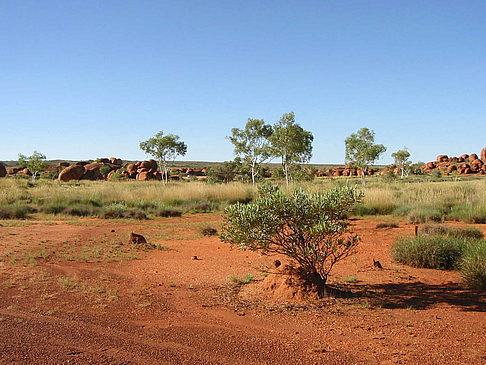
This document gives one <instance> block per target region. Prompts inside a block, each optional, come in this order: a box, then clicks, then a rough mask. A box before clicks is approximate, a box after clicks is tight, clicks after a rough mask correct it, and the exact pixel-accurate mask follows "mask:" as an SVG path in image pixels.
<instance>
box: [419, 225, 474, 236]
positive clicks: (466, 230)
mask: <svg viewBox="0 0 486 365" xmlns="http://www.w3.org/2000/svg"><path fill="white" fill-rule="evenodd" d="M420 233H424V234H443V235H447V236H451V237H463V238H474V239H482V238H483V237H484V234H483V232H481V231H480V230H479V229H477V228H475V227H451V226H446V225H443V224H425V225H423V226H421V227H420Z"/></svg>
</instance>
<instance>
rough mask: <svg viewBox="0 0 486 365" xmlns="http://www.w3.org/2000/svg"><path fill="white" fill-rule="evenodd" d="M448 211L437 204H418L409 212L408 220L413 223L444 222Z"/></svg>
mask: <svg viewBox="0 0 486 365" xmlns="http://www.w3.org/2000/svg"><path fill="white" fill-rule="evenodd" d="M445 215H446V212H445V211H444V209H442V208H441V207H437V206H426V205H422V206H416V207H413V208H412V209H411V210H410V211H409V213H408V217H407V219H408V222H409V223H411V224H418V223H425V222H442V221H443V220H444V217H445Z"/></svg>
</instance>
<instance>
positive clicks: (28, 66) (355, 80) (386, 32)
mask: <svg viewBox="0 0 486 365" xmlns="http://www.w3.org/2000/svg"><path fill="white" fill-rule="evenodd" d="M485 19H486V1H462V0H461V1H447V0H440V1H413V0H403V1H398V0H394V1H389V0H387V1H378V0H373V1H371V0H370V1H360V0H353V1H345V0H339V1H323V0H322V1H305V0H299V1H290V0H285V1H283V0H280V1H270V0H268V1H261V0H257V1H253V0H245V1H237V0H221V1H211V0H204V1H185V0H173V1H172V0H167V1H162V0H160V1H155V0H154V1H143V0H133V1H128V0H115V1H109V0H103V1H101V0H98V1H89V0H83V1H65V0H62V1H48V0H43V1H36V0H32V1H27V0H22V1H2V2H0V160H4V161H5V160H15V159H17V154H18V153H23V154H27V155H29V154H31V153H32V151H34V150H37V151H40V152H42V153H44V154H45V155H46V156H47V158H48V159H70V160H82V159H96V158H98V157H112V156H114V157H120V158H122V159H130V160H135V159H144V158H147V156H146V155H145V154H144V153H143V152H142V151H141V150H140V149H139V143H140V142H141V141H144V140H146V139H148V138H150V137H152V136H153V135H155V133H157V132H158V131H164V132H165V133H172V134H176V135H178V136H179V137H180V139H181V140H182V141H184V142H185V143H186V144H187V146H188V150H187V154H186V156H185V157H184V158H178V160H187V161H225V160H231V159H233V158H234V155H233V146H232V145H231V143H230V141H229V140H228V139H227V138H226V136H228V135H230V134H231V129H232V128H234V127H237V128H243V127H244V125H245V123H246V121H247V119H248V118H257V119H264V120H265V121H266V122H267V123H271V124H273V123H275V122H276V121H277V120H278V119H279V118H280V117H281V116H282V114H284V113H287V112H290V111H293V112H294V113H295V118H296V121H297V123H299V124H300V125H301V126H302V127H303V128H304V129H306V130H309V131H311V132H312V133H313V135H314V143H313V157H312V160H311V162H313V163H343V162H344V155H345V147H344V140H345V138H346V137H347V136H349V135H350V134H351V133H353V132H356V131H357V130H358V129H360V128H362V127H367V128H369V129H372V130H374V131H375V133H376V139H375V142H377V143H381V144H384V145H385V146H386V147H387V151H386V153H385V154H384V155H383V156H382V157H381V159H380V160H379V162H380V163H391V162H392V158H391V153H393V152H396V151H397V150H398V149H401V148H403V147H404V146H406V147H407V148H408V150H409V151H410V153H411V158H412V160H413V161H430V160H434V159H435V158H436V156H437V155H438V154H447V155H450V156H451V155H462V154H464V153H468V154H469V153H473V152H475V153H478V154H479V152H480V150H481V149H482V148H483V147H485V146H486V23H485Z"/></svg>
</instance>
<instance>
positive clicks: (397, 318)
mask: <svg viewBox="0 0 486 365" xmlns="http://www.w3.org/2000/svg"><path fill="white" fill-rule="evenodd" d="M80 222H81V223H79V221H78V222H69V221H55V222H47V224H46V222H42V221H39V222H36V224H32V225H26V226H15V225H14V226H7V227H0V255H1V256H0V257H1V261H0V280H1V284H2V285H0V362H1V363H68V362H69V363H79V364H84V363H93V364H100V363H102V364H103V363H106V364H108V363H109V364H132V363H137V364H150V363H154V364H165V363H167V364H256V363H258V364H274V363H282V364H296V363H297V364H361V363H362V364H370V363H373V364H374V363H382V364H400V363H402V364H424V363H425V364H483V363H484V364H486V314H485V311H486V299H485V295H484V294H480V293H473V292H470V291H467V290H465V289H463V288H462V286H461V285H460V278H459V276H458V274H457V273H456V272H445V271H436V270H426V269H413V268H410V267H406V266H402V265H398V264H395V263H393V262H391V259H390V246H391V244H392V243H393V241H394V238H395V237H396V236H398V235H402V234H411V233H412V231H413V226H410V225H405V224H403V223H402V224H400V228H398V229H390V228H387V229H375V226H376V222H375V221H368V220H359V221H355V222H353V226H354V229H355V231H356V232H357V233H358V234H359V235H360V236H361V237H362V243H361V245H360V247H359V250H358V253H357V255H355V256H353V257H351V258H349V259H348V260H347V261H346V262H344V263H342V264H341V265H338V266H337V267H336V269H335V271H334V272H333V276H332V278H331V281H335V282H337V283H339V284H340V285H346V286H347V287H349V288H350V289H351V290H352V291H353V292H355V293H356V294H357V296H356V297H355V298H349V299H337V300H324V301H320V302H313V303H310V304H305V303H303V302H292V301H291V302H284V301H282V298H277V299H279V300H278V301H275V300H271V299H265V298H266V297H265V295H262V292H261V290H260V289H261V287H262V281H263V280H264V277H265V275H266V274H264V272H265V271H269V272H270V275H272V273H271V272H274V271H275V269H274V268H273V265H272V263H273V260H274V259H275V257H266V256H261V255H259V254H258V253H252V252H241V251H237V250H231V249H230V247H229V246H228V245H227V244H224V243H221V242H219V240H218V238H217V237H203V236H202V235H201V234H200V233H199V228H200V227H201V226H203V225H205V224H209V225H212V226H215V227H218V228H219V225H220V223H221V220H220V218H219V216H218V215H216V214H206V215H193V216H187V217H183V218H168V219H160V220H156V221H146V222H120V221H119V222H117V221H103V220H95V219H88V220H81V221H80ZM482 229H483V230H484V226H483V227H482ZM112 230H114V232H112ZM132 231H133V232H136V233H141V234H143V235H144V236H145V237H147V238H148V239H149V241H151V242H152V243H155V244H159V245H163V246H164V247H163V248H164V249H163V250H152V251H147V252H143V251H141V252H138V253H137V256H138V258H139V259H137V260H131V259H130V257H131V256H130V255H132V254H133V252H131V251H129V250H127V251H123V250H122V251H123V252H122V253H119V250H120V247H122V248H123V247H124V245H126V238H127V237H128V234H129V233H130V232H132ZM101 246H103V247H104V248H103V250H101V249H97V247H101ZM72 247H76V250H73V249H72ZM107 247H109V249H110V250H111V251H110V254H109V255H107V254H105V253H104V252H108V248H107ZM100 252H101V253H100ZM193 256H197V258H198V259H197V260H194V259H193ZM373 259H375V260H379V261H380V262H381V263H382V265H383V267H384V269H383V270H379V269H375V268H373V265H372V262H373ZM120 260H121V261H120ZM248 273H252V274H253V275H254V277H255V280H253V281H252V282H251V283H250V284H247V285H236V284H232V283H231V281H230V280H229V277H231V276H235V277H238V278H242V277H244V276H245V275H246V274H248ZM346 281H348V282H349V283H346Z"/></svg>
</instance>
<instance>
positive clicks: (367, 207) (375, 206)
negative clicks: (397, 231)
mask: <svg viewBox="0 0 486 365" xmlns="http://www.w3.org/2000/svg"><path fill="white" fill-rule="evenodd" d="M395 208H396V205H395V204H392V203H387V202H384V203H379V202H376V203H367V204H365V203H358V204H355V205H354V207H353V210H352V213H353V214H354V215H357V216H366V215H388V214H391V213H392V212H393V211H394V210H395Z"/></svg>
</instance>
